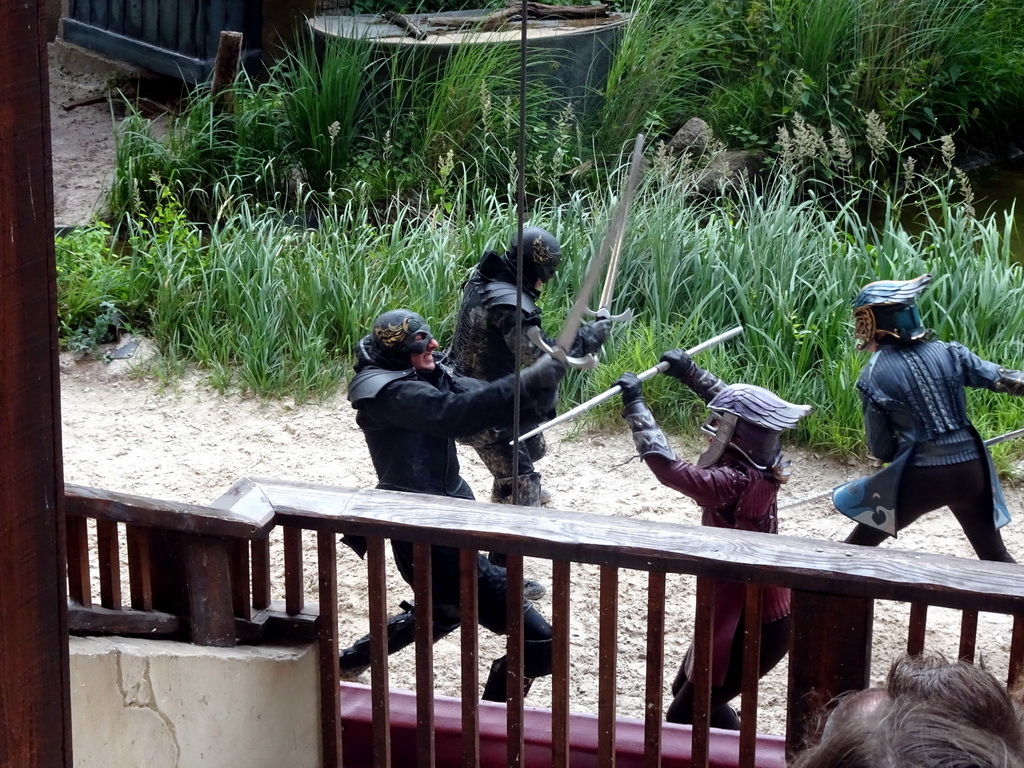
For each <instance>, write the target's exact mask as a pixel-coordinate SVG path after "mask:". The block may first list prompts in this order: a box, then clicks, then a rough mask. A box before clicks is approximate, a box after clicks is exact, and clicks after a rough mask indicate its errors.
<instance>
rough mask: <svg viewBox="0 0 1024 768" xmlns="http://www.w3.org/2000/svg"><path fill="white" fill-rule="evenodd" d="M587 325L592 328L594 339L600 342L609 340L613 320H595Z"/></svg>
mask: <svg viewBox="0 0 1024 768" xmlns="http://www.w3.org/2000/svg"><path fill="white" fill-rule="evenodd" d="M586 327H587V328H588V329H589V330H590V333H591V335H592V336H593V337H594V341H596V342H597V343H598V344H604V343H605V342H606V341H608V337H609V336H611V335H612V321H611V320H607V319H605V320H595V321H594V322H592V323H588V324H587V325H586Z"/></svg>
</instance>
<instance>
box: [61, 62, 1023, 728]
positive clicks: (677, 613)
mask: <svg viewBox="0 0 1024 768" xmlns="http://www.w3.org/2000/svg"><path fill="white" fill-rule="evenodd" d="M51 81H52V83H51V95H52V100H53V107H52V112H51V114H52V128H53V157H54V189H55V207H56V221H57V223H58V224H80V223H85V222H87V221H88V220H89V218H90V217H91V215H92V213H93V212H94V211H95V210H97V208H98V207H99V205H100V202H101V199H102V190H103V189H104V185H106V184H108V183H109V179H110V171H111V168H112V166H113V151H114V145H113V140H112V135H111V128H112V124H113V121H112V117H111V113H110V109H109V107H108V106H107V105H106V103H101V104H96V105H89V106H81V107H77V108H75V109H72V110H65V109H64V108H63V105H65V104H68V103H70V102H73V101H76V100H80V99H84V98H88V97H90V96H94V95H97V94H99V93H102V89H103V85H104V84H103V81H102V80H99V79H97V78H95V77H91V78H86V77H78V76H74V75H72V74H69V73H62V72H60V71H59V70H57V69H56V67H55V66H53V65H51ZM145 356H146V345H144V347H143V350H142V351H140V352H139V353H138V354H137V355H136V356H135V357H134V358H131V359H129V360H126V361H114V362H111V363H105V362H102V361H96V360H74V359H72V358H70V357H66V358H65V359H62V362H61V376H60V384H61V390H62V411H63V412H62V423H63V437H62V439H63V450H64V474H65V479H66V480H67V481H68V482H72V483H78V484H82V485H89V486H95V487H101V488H107V489H111V490H117V491H123V492H127V493H133V494H139V495H143V496H150V497H154V498H159V499H172V500H177V501H186V502H194V503H200V504H202V503H208V502H210V501H212V500H213V499H215V498H217V497H218V496H219V495H221V493H223V492H224V491H225V490H226V489H227V488H229V487H230V486H231V484H232V483H234V482H235V481H236V480H238V479H239V478H241V477H245V476H264V477H276V478H281V479H291V480H298V481H307V482H315V483H328V484H333V485H340V486H350V487H372V486H373V485H374V483H375V476H374V474H373V469H372V467H371V465H370V461H369V456H368V454H367V451H366V446H365V444H364V442H363V439H362V435H361V433H360V432H359V429H358V428H357V427H356V425H355V421H354V418H353V411H352V409H351V408H350V407H349V406H348V403H347V401H345V399H344V397H343V396H339V397H338V398H336V399H334V400H332V401H329V402H326V403H323V404H318V405H302V406H297V405H295V404H294V403H292V402H290V401H286V400H285V401H275V402H269V403H261V402H258V401H256V400H252V399H243V398H238V397H220V396H217V395H215V394H213V393H211V391H210V390H208V389H206V388H205V387H204V386H203V384H202V382H201V380H200V379H199V378H198V377H195V376H187V377H186V378H184V379H183V380H182V381H180V382H175V383H173V384H172V385H170V386H161V385H160V384H159V383H158V382H156V381H154V380H153V379H152V378H147V377H146V376H145V375H144V360H145ZM817 405H819V407H827V406H823V405H822V404H817ZM673 441H674V442H675V443H676V445H677V450H678V452H679V453H680V454H681V455H685V456H689V455H693V454H694V453H695V451H696V441H695V439H694V437H693V436H691V438H690V439H689V441H684V440H682V439H680V438H678V437H674V438H673ZM549 444H550V451H549V455H548V457H547V458H545V459H544V460H542V462H541V463H540V464H539V466H538V468H539V469H540V470H541V472H542V473H543V475H544V478H545V483H546V485H547V487H548V488H549V489H550V491H551V492H552V493H553V496H554V499H553V503H552V506H553V507H556V508H559V509H564V510H582V511H587V512H595V513H600V514H607V515H618V516H626V517H635V518H641V519H651V520H659V521H665V522H677V523H681V524H690V525H692V524H696V523H698V522H699V517H698V513H697V510H696V508H695V507H694V505H693V504H692V503H690V502H689V501H688V500H687V499H686V498H685V497H683V496H680V495H679V494H677V493H675V492H674V491H671V490H669V489H667V488H664V487H663V486H661V485H659V484H658V483H657V481H656V480H655V479H654V478H653V476H652V475H651V474H650V473H649V472H648V471H647V469H646V467H645V466H643V465H642V464H641V463H640V462H638V461H636V460H635V459H633V456H634V450H633V446H632V441H631V440H630V438H629V436H628V433H627V432H626V430H625V429H622V430H618V431H614V432H609V433H584V434H582V435H573V434H570V433H569V432H567V431H566V430H565V429H556V430H554V431H553V434H552V438H551V439H550V441H549ZM791 458H792V459H793V479H792V481H791V482H790V484H789V485H787V486H785V487H784V489H783V492H782V494H781V496H780V503H781V504H783V505H785V504H786V503H787V502H791V501H793V500H799V499H804V498H806V497H808V496H810V495H812V494H814V493H815V492H817V491H820V490H822V489H825V488H830V487H832V486H834V485H837V484H839V483H841V482H844V481H846V480H848V479H851V478H853V477H856V476H859V475H861V474H864V473H867V472H870V471H872V470H871V469H870V467H869V466H868V465H867V464H866V463H862V462H850V463H840V462H836V461H834V460H830V459H828V458H825V457H819V456H816V455H813V454H809V453H806V452H802V451H793V452H791ZM463 469H464V475H465V477H466V478H467V480H468V481H469V483H470V485H471V486H472V487H473V490H474V491H475V492H476V494H477V497H478V498H487V496H488V494H489V485H490V478H489V476H488V475H487V473H486V470H485V469H484V468H483V467H482V466H481V465H480V464H479V462H478V461H477V459H476V457H475V455H473V454H470V453H466V452H464V453H463ZM1006 492H1007V498H1008V502H1009V505H1010V508H1011V511H1012V512H1013V513H1014V514H1015V515H1017V516H1024V492H1022V491H1021V490H1020V489H1011V488H1007V489H1006ZM849 527H850V524H849V523H848V521H846V520H845V518H842V517H841V516H840V515H838V514H837V513H836V512H835V511H834V510H833V509H832V508H831V505H830V504H829V503H828V502H827V501H823V500H822V501H818V502H814V503H806V504H802V505H799V506H795V507H791V508H789V509H783V510H782V512H781V513H780V531H781V532H783V533H786V534H790V535H797V536H807V537H815V538H822V539H833V540H836V539H841V538H842V537H843V536H844V535H845V533H846V531H847V530H848V529H849ZM1004 535H1005V538H1006V540H1007V546H1008V547H1009V549H1010V551H1011V553H1013V554H1014V555H1015V556H1016V557H1018V559H1024V523H1021V522H1019V521H1018V522H1016V523H1014V524H1011V525H1010V526H1008V527H1007V528H1006V529H1004ZM893 545H896V546H899V547H901V548H905V549H910V550H917V551H931V552H939V553H943V554H949V555H954V556H959V557H973V552H972V551H971V550H970V548H969V546H968V545H967V542H966V540H965V538H964V536H963V534H962V533H961V532H960V530H959V528H958V527H957V526H956V524H955V522H954V521H953V520H952V517H951V515H949V514H948V513H947V512H939V513H935V514H932V515H930V516H928V517H927V518H926V519H924V520H922V521H921V522H919V523H918V524H917V525H915V526H914V527H912V528H911V529H909V530H907V531H905V532H904V533H903V534H901V536H900V539H899V542H898V543H897V542H889V543H887V544H886V545H884V546H893ZM339 553H340V554H339V559H340V562H339V570H340V572H341V580H342V585H343V588H342V594H341V609H342V615H343V616H344V617H345V619H344V623H343V625H342V626H341V628H340V631H341V637H342V642H343V643H346V642H350V641H352V640H354V639H356V638H358V637H359V636H361V635H362V634H363V633H364V632H365V631H366V627H367V624H366V618H365V616H366V611H365V605H364V604H363V602H362V600H363V598H362V595H363V593H364V590H363V585H365V566H364V565H363V563H362V562H361V561H360V560H359V559H358V558H356V556H355V555H354V554H353V553H351V552H350V551H349V550H347V549H345V548H340V549H339ZM310 562H311V563H312V560H311V561H310ZM276 568H277V571H278V573H277V574H276V575H275V584H277V585H281V584H282V583H283V579H282V578H281V577H282V576H283V573H282V572H281V566H280V563H277V565H276ZM527 571H528V575H530V576H532V577H534V578H537V579H539V580H541V581H542V582H546V583H548V584H550V564H549V563H546V562H544V561H528V563H527ZM306 580H307V584H306V587H307V594H308V595H309V596H310V597H309V599H311V600H314V601H315V599H316V597H315V595H316V588H315V586H316V585H315V571H313V570H312V567H310V568H307V576H306ZM572 588H573V616H572V625H571V633H572V654H573V657H572V663H573V666H572V670H573V671H572V686H571V697H572V698H571V706H572V708H573V709H574V710H576V711H587V712H596V711H597V678H596V672H595V669H594V667H593V657H594V648H595V647H596V644H597V637H598V627H597V617H598V613H597V610H596V606H597V595H598V590H597V578H596V571H595V569H593V568H591V567H586V566H579V567H576V568H575V570H574V571H573V585H572ZM693 592H694V584H693V579H692V578H690V577H682V576H674V577H670V579H669V584H668V594H669V601H670V606H669V616H668V628H667V645H666V657H665V658H666V668H667V669H666V690H667V685H668V683H669V682H670V681H671V677H672V676H673V675H674V671H675V667H676V665H677V664H678V662H679V660H680V659H681V658H682V655H683V653H684V651H685V648H686V645H687V644H688V642H689V637H690V635H691V627H692V621H693ZM645 593H646V574H644V573H639V572H624V573H623V574H622V575H621V579H620V595H619V601H620V615H621V620H620V624H619V626H620V649H619V660H618V669H619V672H620V682H619V703H618V712H619V714H620V715H623V716H641V715H642V712H643V700H642V696H643V690H644V683H643V673H644V650H643V644H644V637H643V628H644V621H645V605H644V599H645V597H644V596H645ZM409 595H410V590H409V589H408V588H406V587H405V585H404V584H403V583H401V581H400V580H399V579H398V577H397V574H396V573H395V572H394V571H392V573H391V582H390V591H389V604H390V605H391V606H392V607H394V608H396V609H397V605H398V602H399V600H401V599H403V598H406V597H408V596H409ZM274 596H275V597H283V595H281V594H275V595H274ZM538 607H539V609H540V610H541V612H542V613H545V614H546V615H550V614H549V608H550V606H549V605H547V601H545V600H542V601H540V602H539V604H538ZM904 615H905V608H904V607H903V606H893V605H888V604H880V605H879V606H878V608H877V610H876V625H875V650H874V659H875V663H874V670H875V674H876V676H877V675H880V674H882V673H884V671H885V669H886V668H887V666H888V662H889V661H890V660H891V659H892V658H893V656H894V655H895V654H896V653H898V651H899V649H900V647H901V646H902V644H904V643H905V628H904V627H905V624H904V623H903V622H904V621H905V619H904V618H903V617H904ZM929 621H930V628H929V636H928V645H929V647H930V648H933V649H934V650H938V651H942V652H944V653H946V654H948V655H950V656H955V654H956V648H957V639H958V633H959V618H958V617H957V616H955V615H951V614H950V613H949V612H943V611H933V612H932V613H931V614H930V615H929ZM1009 632H1010V622H1009V620H1008V619H1006V618H1005V617H996V616H988V615H982V618H981V623H980V629H979V648H980V651H981V654H982V655H983V656H985V657H987V658H989V659H990V661H991V662H992V663H991V667H992V669H993V671H994V672H996V674H998V675H1001V676H1005V673H1006V670H1005V666H1006V654H1007V652H1008V649H1009ZM480 637H481V651H480V658H481V659H482V663H483V664H486V663H487V662H488V661H489V660H490V659H491V658H494V657H497V656H499V655H501V653H502V652H503V651H502V649H501V643H500V641H499V640H498V639H497V638H494V637H492V636H490V635H489V633H487V632H486V631H485V630H484V631H481V635H480ZM457 643H458V633H455V634H453V635H451V636H450V637H449V638H447V639H446V640H444V641H441V642H440V643H438V645H437V647H436V659H435V670H436V674H437V679H438V682H437V688H438V691H439V692H440V693H446V694H457V690H458V688H457V680H456V677H455V675H456V670H457V667H458V662H457V658H458V644H457ZM412 660H413V659H412V651H411V649H407V650H405V651H402V652H399V653H397V654H395V655H394V656H392V658H391V669H392V678H391V679H392V682H393V684H394V685H397V686H402V687H412V685H413V681H414V677H413V667H412ZM1000 665H1001V666H1000ZM786 672H787V668H786V664H785V663H783V664H781V665H780V666H779V667H777V668H776V670H774V671H773V672H772V673H771V674H770V675H769V676H768V677H766V678H765V680H764V681H763V684H762V694H761V716H760V721H759V726H760V728H761V729H762V730H764V731H767V732H772V733H783V729H784V720H783V717H784V710H785V691H786ZM481 674H482V675H485V674H486V670H485V669H484V668H483V666H482V669H481ZM549 694H550V687H549V686H548V685H547V683H546V682H545V681H543V680H542V681H539V682H538V684H537V685H536V686H535V687H534V690H533V691H532V692H531V694H530V697H529V699H528V703H529V704H533V705H545V704H547V703H548V702H549V700H550V695H549Z"/></svg>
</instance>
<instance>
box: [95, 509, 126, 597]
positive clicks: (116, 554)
mask: <svg viewBox="0 0 1024 768" xmlns="http://www.w3.org/2000/svg"><path fill="white" fill-rule="evenodd" d="M96 552H97V559H98V561H99V574H100V604H101V605H102V606H103V607H104V608H110V609H112V610H115V611H116V610H120V608H121V555H120V547H119V546H118V541H117V523H112V522H110V521H109V520H97V521H96Z"/></svg>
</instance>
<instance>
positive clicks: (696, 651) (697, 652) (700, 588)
mask: <svg viewBox="0 0 1024 768" xmlns="http://www.w3.org/2000/svg"><path fill="white" fill-rule="evenodd" d="M693 621H694V629H693V645H692V653H693V678H692V680H691V682H692V683H693V747H692V749H691V755H692V759H693V766H694V768H707V766H708V759H709V755H710V746H711V744H710V739H709V729H710V727H711V661H712V643H713V640H714V633H713V629H714V625H715V583H714V581H713V580H712V579H705V578H698V579H697V612H696V615H695V616H694V620H693Z"/></svg>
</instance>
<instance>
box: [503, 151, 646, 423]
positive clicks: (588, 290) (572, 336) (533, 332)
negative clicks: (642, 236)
mask: <svg viewBox="0 0 1024 768" xmlns="http://www.w3.org/2000/svg"><path fill="white" fill-rule="evenodd" d="M643 150H644V136H643V134H642V133H641V134H637V137H636V142H635V144H634V147H633V155H632V158H631V160H630V165H629V173H628V174H627V177H626V183H625V186H624V187H623V190H622V196H621V197H620V198H619V203H618V207H617V208H616V209H615V214H614V216H613V217H612V223H611V225H610V226H609V228H608V231H607V232H606V233H605V236H604V239H603V240H602V241H601V245H600V247H599V248H598V250H597V253H596V254H595V255H594V257H593V259H592V260H591V262H590V266H589V267H588V269H587V274H586V276H585V277H584V278H583V283H582V285H580V290H579V293H578V294H577V295H576V301H575V302H573V305H572V308H571V309H570V310H569V314H568V315H567V316H566V318H565V324H564V325H563V326H562V330H561V331H560V332H559V334H558V339H557V341H556V342H555V346H554V347H551V346H548V344H547V343H546V342H545V341H544V338H543V334H542V333H541V330H540V328H539V327H538V326H531V327H530V329H529V330H528V331H527V332H526V335H527V336H528V337H529V339H530V341H532V342H533V343H534V344H536V345H537V346H538V347H540V348H541V349H543V350H544V351H545V352H547V353H548V354H549V355H551V356H552V357H557V358H558V359H559V360H561V361H562V362H564V363H566V364H567V365H570V366H572V367H574V368H596V367H597V356H596V355H593V354H590V355H585V356H583V357H569V355H568V352H569V348H570V347H571V346H572V343H573V341H575V340H576V331H577V330H579V327H580V325H581V324H582V321H583V316H584V315H585V314H587V313H591V314H593V312H592V310H589V309H587V304H588V302H589V301H590V298H591V296H592V295H593V293H594V289H595V288H596V287H597V282H598V280H600V278H601V271H602V270H603V269H604V267H605V265H606V264H607V265H608V269H607V273H606V277H605V283H604V287H603V289H602V291H601V306H600V307H599V308H598V313H601V310H602V309H605V308H606V306H607V308H608V309H609V311H608V312H607V313H604V314H598V317H610V315H611V312H610V307H611V300H612V293H613V292H614V290H615V275H616V273H617V272H618V269H619V254H620V253H621V251H622V237H623V235H624V234H625V231H626V219H627V217H628V215H629V206H630V202H631V201H632V199H633V190H635V189H636V185H637V180H638V179H639V177H640V171H641V169H642V168H643ZM632 317H633V313H632V312H631V311H630V312H628V316H627V313H623V315H622V317H621V318H611V319H623V320H627V321H628V320H630V319H632ZM520 439H522V438H520Z"/></svg>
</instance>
